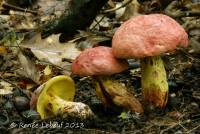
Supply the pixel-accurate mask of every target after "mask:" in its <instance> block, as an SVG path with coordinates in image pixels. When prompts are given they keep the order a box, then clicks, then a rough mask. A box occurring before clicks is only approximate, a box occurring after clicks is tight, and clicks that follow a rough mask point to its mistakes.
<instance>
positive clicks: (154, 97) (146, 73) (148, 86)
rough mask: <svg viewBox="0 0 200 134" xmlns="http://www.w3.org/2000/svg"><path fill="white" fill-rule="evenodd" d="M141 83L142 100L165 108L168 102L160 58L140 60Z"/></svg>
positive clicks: (165, 80)
mask: <svg viewBox="0 0 200 134" xmlns="http://www.w3.org/2000/svg"><path fill="white" fill-rule="evenodd" d="M141 73H142V78H141V83H142V94H143V97H144V100H145V101H147V102H150V103H152V104H153V105H155V106H158V107H161V108H162V107H165V105H166V103H167V100H168V83H167V78H166V71H165V67H164V65H163V61H162V59H161V57H160V56H153V57H146V58H143V59H141Z"/></svg>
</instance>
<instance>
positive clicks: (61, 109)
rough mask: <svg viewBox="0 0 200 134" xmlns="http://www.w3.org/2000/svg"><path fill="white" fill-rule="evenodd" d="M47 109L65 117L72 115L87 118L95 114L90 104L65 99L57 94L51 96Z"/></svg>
mask: <svg viewBox="0 0 200 134" xmlns="http://www.w3.org/2000/svg"><path fill="white" fill-rule="evenodd" d="M47 109H48V110H49V111H51V112H52V113H53V114H54V115H55V116H58V115H60V116H62V117H63V118H66V117H68V116H70V117H77V118H82V119H85V118H87V117H91V116H93V115H94V114H93V112H92V111H91V110H90V108H89V106H87V105H85V104H83V103H81V102H70V101H65V100H64V99H62V98H60V97H58V96H55V95H54V96H51V95H50V96H49V103H48V104H47Z"/></svg>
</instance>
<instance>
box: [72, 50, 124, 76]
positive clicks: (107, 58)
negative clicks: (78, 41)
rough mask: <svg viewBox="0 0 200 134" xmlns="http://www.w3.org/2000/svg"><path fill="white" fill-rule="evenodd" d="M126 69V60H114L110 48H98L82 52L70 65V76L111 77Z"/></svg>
mask: <svg viewBox="0 0 200 134" xmlns="http://www.w3.org/2000/svg"><path fill="white" fill-rule="evenodd" d="M126 69H128V63H127V61H126V60H120V59H116V58H115V57H114V55H113V52H112V48H110V47H104V46H99V47H95V48H89V49H86V50H84V51H83V52H82V53H81V54H80V55H79V56H78V57H77V58H76V59H75V61H74V62H73V63H72V74H77V75H80V76H92V75H112V74H115V73H120V72H122V71H124V70H126Z"/></svg>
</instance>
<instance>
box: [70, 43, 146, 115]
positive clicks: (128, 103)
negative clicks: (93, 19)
mask: <svg viewBox="0 0 200 134" xmlns="http://www.w3.org/2000/svg"><path fill="white" fill-rule="evenodd" d="M126 69H128V63H127V61H126V60H120V59H116V58H115V57H114V55H113V53H112V48H110V47H105V46H98V47H95V48H89V49H86V50H84V51H83V52H82V53H81V54H80V55H79V56H78V57H77V58H76V59H75V61H74V62H73V63H72V74H75V75H80V76H92V83H93V85H94V87H95V89H96V94H97V96H98V97H99V98H100V99H101V101H102V102H103V104H104V105H105V106H106V107H113V106H115V105H117V106H121V107H124V108H125V109H127V110H130V111H132V112H138V113H142V112H143V108H142V106H141V104H140V102H139V101H138V100H137V99H136V98H135V97H134V96H133V95H132V94H131V93H129V92H128V91H127V88H126V87H125V86H123V85H122V83H119V82H118V81H116V80H113V79H112V78H111V75H113V74H116V73H120V72H122V71H124V70H126Z"/></svg>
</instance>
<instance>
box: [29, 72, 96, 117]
mask: <svg viewBox="0 0 200 134" xmlns="http://www.w3.org/2000/svg"><path fill="white" fill-rule="evenodd" d="M74 95H75V85H74V81H73V80H72V79H71V78H70V77H69V76H65V75H60V76H56V77H53V78H51V79H50V80H49V81H47V82H46V83H45V84H43V85H41V86H40V87H39V88H38V89H37V90H36V92H35V93H34V94H33V95H32V98H31V102H30V105H31V107H32V108H34V106H35V103H36V109H37V112H38V113H39V114H40V116H41V118H42V119H44V118H49V117H53V116H58V115H59V116H61V117H63V118H65V117H68V116H70V117H77V118H82V119H85V118H87V117H90V116H93V112H92V111H91V109H90V108H89V106H87V105H85V104H83V103H81V102H73V100H74Z"/></svg>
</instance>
